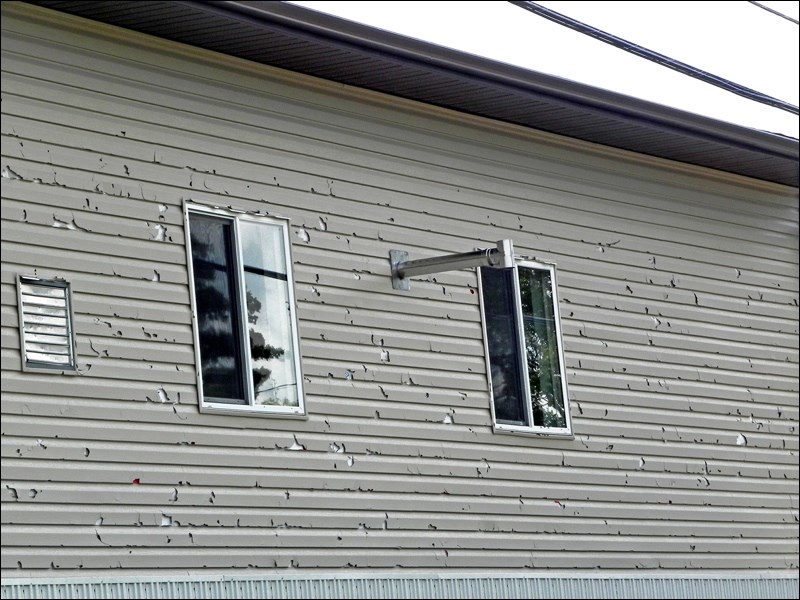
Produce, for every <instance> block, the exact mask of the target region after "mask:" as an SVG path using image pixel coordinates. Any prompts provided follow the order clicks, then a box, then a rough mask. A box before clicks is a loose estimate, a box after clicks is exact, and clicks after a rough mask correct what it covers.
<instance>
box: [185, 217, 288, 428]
mask: <svg viewBox="0 0 800 600" xmlns="http://www.w3.org/2000/svg"><path fill="white" fill-rule="evenodd" d="M188 221H189V230H190V244H191V255H192V282H193V286H194V302H195V310H196V313H197V315H196V321H197V337H198V354H199V363H200V371H201V373H200V375H201V382H202V394H203V404H202V405H201V406H206V407H210V408H211V409H215V408H220V405H226V406H228V407H229V408H226V410H233V409H234V405H241V406H242V408H249V409H250V410H263V411H265V412H277V413H280V412H283V413H301V412H302V411H303V406H302V404H303V401H302V390H301V389H300V388H301V378H300V368H299V360H300V356H299V351H298V342H297V331H296V321H295V315H294V298H293V295H292V289H291V273H290V272H289V261H288V249H287V243H288V237H287V231H286V223H285V222H283V221H280V220H277V219H271V218H256V217H250V216H244V215H240V214H237V213H227V212H226V211H221V210H210V209H203V210H201V209H199V208H197V209H195V208H192V209H190V210H189V214H188Z"/></svg>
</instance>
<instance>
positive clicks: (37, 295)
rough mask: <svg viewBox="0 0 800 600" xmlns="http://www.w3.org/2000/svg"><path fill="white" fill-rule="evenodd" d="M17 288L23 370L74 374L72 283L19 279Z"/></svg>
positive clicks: (33, 278) (32, 278)
mask: <svg viewBox="0 0 800 600" xmlns="http://www.w3.org/2000/svg"><path fill="white" fill-rule="evenodd" d="M17 289H18V296H19V327H20V334H21V344H20V345H21V349H22V355H23V360H22V363H23V369H59V370H69V371H74V370H75V342H74V338H73V333H72V305H71V302H70V286H69V283H67V282H65V281H55V280H43V279H39V278H37V277H27V276H20V277H19V279H18V284H17Z"/></svg>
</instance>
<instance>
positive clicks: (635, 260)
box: [10, 160, 797, 291]
mask: <svg viewBox="0 0 800 600" xmlns="http://www.w3.org/2000/svg"><path fill="white" fill-rule="evenodd" d="M10 167H11V168H12V169H13V170H14V172H16V173H19V174H20V177H23V178H25V179H27V180H29V181H32V180H34V179H42V180H44V181H48V178H49V179H50V180H52V179H53V177H54V175H53V173H54V171H53V166H52V165H50V164H47V165H39V164H38V163H33V162H29V161H22V160H15V161H12V162H11V163H10ZM259 170H260V168H259ZM158 173H159V174H161V178H163V177H164V174H162V171H158ZM190 173H193V171H190ZM170 175H171V174H170ZM57 177H58V179H57V180H55V181H51V183H54V184H57V185H62V186H68V187H76V186H77V187H79V188H83V189H86V191H92V190H94V189H95V188H96V186H97V184H96V183H95V182H94V180H93V179H91V180H89V181H87V180H86V179H85V176H82V174H81V173H80V172H79V171H75V170H70V169H66V170H64V169H62V170H59V171H58V174H57ZM106 177H107V178H111V181H112V182H115V181H116V180H120V181H119V188H118V189H109V190H108V191H107V193H110V194H115V195H123V196H124V195H127V194H131V193H132V192H133V193H134V194H135V195H137V196H139V195H142V194H143V191H142V189H141V185H142V182H138V183H137V182H136V181H133V182H131V181H125V180H124V178H123V177H112V176H106ZM208 177H210V176H208ZM214 177H215V178H217V179H221V176H220V175H214ZM305 177H311V178H313V177H315V176H314V175H313V174H311V173H309V174H307V175H305ZM174 182H175V179H174V176H170V177H169V179H168V180H167V181H165V183H168V184H170V185H173V184H174ZM237 182H238V180H237ZM231 183H234V182H231ZM269 183H271V184H272V191H270V189H264V190H262V191H261V196H260V198H261V201H262V202H263V199H264V198H265V197H266V198H267V200H268V201H269V202H281V199H280V196H283V195H285V189H286V187H287V186H286V185H285V184H284V185H283V187H282V188H281V190H282V191H280V192H279V191H276V190H275V184H274V182H269ZM87 184H88V185H87ZM184 185H185V187H184V194H190V193H192V191H193V187H194V185H193V183H192V182H191V181H189V182H188V184H184ZM240 185H241V187H243V188H245V186H249V185H251V184H249V183H247V184H245V183H242V184H240ZM267 185H269V184H267ZM326 185H327V182H326ZM383 185H386V183H385V182H384V184H383ZM408 185H409V183H408V180H405V181H404V182H403V183H401V182H398V184H397V187H398V189H402V190H404V192H403V193H407V192H406V189H407V188H408ZM126 187H127V188H128V191H126V190H125V188H126ZM231 187H232V185H228V183H227V182H224V181H223V182H221V183H220V184H214V185H213V186H209V185H208V184H207V183H204V184H203V186H202V187H201V189H200V191H201V192H202V191H203V190H205V193H208V191H209V190H211V191H216V192H217V193H219V194H223V195H225V196H243V197H245V198H247V197H252V196H253V193H252V192H251V191H249V189H247V188H245V189H242V190H240V193H238V194H237V193H236V191H230V190H229V188H231ZM311 188H313V185H312V186H311ZM301 189H302V190H303V191H304V192H309V191H311V189H309V187H308V185H304V186H303V187H302V188H301ZM428 194H430V192H428ZM313 195H316V194H314V192H312V196H313ZM325 195H326V196H329V194H325ZM306 196H308V195H307V194H306ZM336 198H337V200H340V199H341V198H340V196H338V195H337V196H336ZM368 198H369V199H370V200H371V202H373V203H374V202H380V197H379V196H378V197H377V198H376V194H375V192H374V191H373V192H371V193H369V195H368ZM387 200H391V201H392V204H395V205H398V206H404V205H405V206H407V207H414V208H416V210H414V211H413V212H408V213H407V215H408V216H407V217H406V218H405V219H404V220H403V222H397V224H396V225H393V226H392V227H388V228H387V229H388V230H389V231H387V232H386V233H385V234H382V237H383V238H384V239H385V240H387V241H392V240H393V237H391V236H389V235H388V234H389V232H390V231H391V230H392V229H393V228H394V227H397V226H399V225H405V226H406V227H408V226H412V225H413V226H415V227H416V228H418V229H422V230H425V231H428V232H429V231H431V230H439V231H452V230H453V226H454V224H456V223H454V221H453V218H452V216H450V215H448V214H446V212H445V210H444V209H443V210H442V213H441V214H440V215H436V214H435V213H432V210H431V209H432V207H431V205H430V203H428V202H427V198H426V197H423V196H422V194H420V195H419V196H418V197H412V196H408V197H407V198H406V199H402V198H397V197H395V196H392V197H390V198H387ZM306 202H308V200H307V201H306ZM449 210H450V211H451V212H452V210H453V209H452V208H449ZM493 210H494V211H496V210H497V209H496V208H494V209H493ZM517 210H519V208H517ZM459 212H460V213H465V211H464V209H459ZM532 212H533V211H532ZM501 215H503V213H496V212H492V213H491V214H488V215H487V213H486V211H485V210H483V211H479V213H478V214H475V215H470V214H469V211H466V214H463V215H462V217H461V218H462V219H466V220H465V221H463V223H464V226H465V227H467V228H469V229H472V230H474V231H477V230H478V229H479V227H478V224H479V223H482V222H483V223H484V224H485V225H490V226H492V227H494V228H496V229H497V230H498V231H508V232H514V234H515V236H520V237H522V238H523V242H522V245H521V246H520V248H524V247H525V244H524V237H525V236H526V234H527V235H528V236H529V235H530V233H534V234H535V235H539V236H540V235H541V234H539V233H538V232H539V231H542V230H546V231H547V232H548V238H546V240H547V241H545V244H544V247H543V248H542V247H541V246H540V247H539V250H540V251H541V250H542V249H544V250H546V251H548V252H552V253H556V254H566V255H570V254H575V252H576V250H578V249H579V250H582V251H583V256H585V257H587V258H589V257H591V258H592V259H593V260H594V261H601V262H613V263H615V264H616V263H620V262H622V263H630V264H633V265H636V264H638V265H639V266H642V267H645V268H652V264H651V263H650V262H649V261H652V260H653V257H654V256H660V257H666V259H668V258H669V257H673V258H674V259H675V260H676V261H678V262H679V264H680V267H681V268H680V269H678V271H677V272H678V273H685V274H687V275H695V276H708V275H709V273H714V272H719V273H720V275H722V274H723V273H724V276H725V277H726V278H727V277H731V276H734V277H735V278H737V279H739V278H742V277H744V282H747V283H751V284H755V285H759V284H761V285H767V284H768V283H771V282H772V281H774V280H775V279H776V278H778V279H782V280H784V281H785V285H786V286H789V288H788V289H790V290H792V291H797V288H796V284H794V283H793V282H792V279H791V274H792V266H791V265H792V264H794V265H796V264H797V251H796V249H790V250H787V251H786V252H785V254H786V256H785V258H786V259H787V260H789V261H791V262H786V261H784V262H781V261H778V260H774V259H772V258H770V259H766V258H765V259H758V260H756V259H755V258H753V257H751V256H750V254H749V253H746V250H747V248H746V247H744V248H743V247H742V244H741V241H737V245H738V247H739V251H740V252H742V254H738V255H735V259H734V255H733V254H732V253H731V252H730V251H729V252H727V253H715V252H711V251H708V250H703V251H700V252H698V251H695V252H693V255H694V260H695V261H697V263H694V262H689V261H685V260H683V256H684V254H685V253H686V252H687V248H686V245H685V244H681V245H677V244H673V243H665V244H666V246H664V245H663V244H662V245H659V244H658V243H656V242H654V241H653V240H652V239H650V238H642V244H643V245H641V246H639V247H637V246H636V245H635V244H634V243H631V242H632V241H631V242H626V243H624V244H620V242H621V240H620V239H619V238H615V239H613V240H612V239H603V238H607V237H608V234H607V233H602V232H601V231H599V230H598V233H597V236H599V237H600V239H599V240H597V241H594V240H586V239H585V238H586V237H588V236H591V235H592V232H591V231H588V230H586V228H585V227H583V228H580V227H577V226H572V225H564V224H563V223H562V222H560V221H555V220H554V221H552V222H549V223H545V222H544V221H543V220H542V219H541V217H540V216H539V215H536V214H535V212H533V214H532V215H531V216H532V217H535V218H536V223H538V226H537V229H534V230H533V232H530V230H528V232H523V231H520V226H519V220H520V218H519V216H518V213H517V214H510V213H505V215H506V216H505V218H506V222H505V223H504V222H503V221H502V220H500V219H501ZM420 216H421V217H423V218H424V221H420V220H419V218H420ZM487 216H488V217H489V219H490V220H489V221H488V222H487ZM560 217H561V219H569V218H570V216H569V215H564V214H561V215H560ZM392 218H393V217H392ZM485 225H484V226H485ZM434 228H435V229H434ZM456 231H458V229H456ZM473 235H474V234H473ZM170 237H172V235H171V234H170ZM400 237H401V239H408V232H407V231H406V232H404V234H403V235H402V236H400ZM465 237H472V236H470V235H469V234H468V233H466V235H465ZM576 239H577V240H579V242H580V243H579V244H576V242H575V241H574V240H576ZM175 241H176V242H180V240H177V239H175ZM629 246H630V248H628V247H629ZM606 248H608V251H606ZM605 254H608V256H604V255H605ZM774 255H775V251H770V256H774ZM612 256H613V258H612ZM666 259H665V258H662V260H661V261H660V262H661V266H660V267H659V268H660V269H661V270H664V269H665V268H669V261H668V260H666ZM700 261H702V262H700ZM703 263H707V266H706V265H704V264H703ZM726 263H727V264H726ZM695 265H697V266H695ZM703 269H705V271H703ZM673 279H674V277H673Z"/></svg>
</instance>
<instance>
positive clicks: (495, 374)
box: [481, 268, 528, 425]
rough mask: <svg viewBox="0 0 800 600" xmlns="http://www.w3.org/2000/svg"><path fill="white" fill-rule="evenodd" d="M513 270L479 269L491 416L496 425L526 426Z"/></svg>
mask: <svg viewBox="0 0 800 600" xmlns="http://www.w3.org/2000/svg"><path fill="white" fill-rule="evenodd" d="M513 277H514V270H513V269H494V268H482V269H481V292H482V294H483V312H484V319H485V322H486V336H487V340H486V345H487V346H488V349H489V364H490V367H491V378H492V395H493V398H494V413H495V418H496V419H497V421H498V422H502V423H508V424H513V425H528V422H527V417H526V414H525V404H524V403H525V387H524V382H523V379H522V373H524V370H523V368H522V364H521V362H520V351H519V348H520V343H519V335H518V333H517V316H516V315H517V309H516V306H515V301H514V280H513Z"/></svg>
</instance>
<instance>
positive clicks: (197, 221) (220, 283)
mask: <svg viewBox="0 0 800 600" xmlns="http://www.w3.org/2000/svg"><path fill="white" fill-rule="evenodd" d="M232 225H233V222H232V221H231V220H230V219H222V218H218V217H210V216H207V215H199V214H194V213H192V214H190V216H189V227H190V231H191V243H192V270H193V274H194V294H195V300H196V302H197V321H198V324H197V327H198V336H199V338H200V360H201V370H202V375H203V393H204V394H205V396H206V397H207V398H214V399H215V400H216V401H218V402H230V403H237V404H245V403H246V402H247V401H246V398H245V394H244V381H243V377H242V374H241V371H240V370H239V368H238V365H240V364H241V362H242V345H241V338H240V334H239V328H238V327H237V326H236V324H237V323H238V321H239V315H238V312H239V310H238V306H239V304H238V302H237V297H238V294H237V293H236V278H235V273H236V271H235V268H234V265H235V259H234V251H233V232H232Z"/></svg>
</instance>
